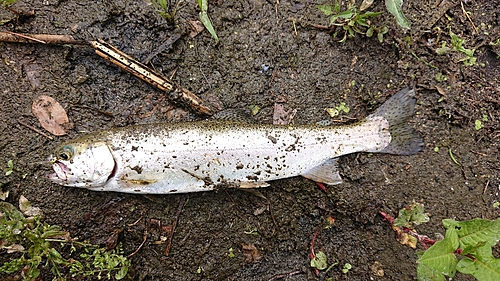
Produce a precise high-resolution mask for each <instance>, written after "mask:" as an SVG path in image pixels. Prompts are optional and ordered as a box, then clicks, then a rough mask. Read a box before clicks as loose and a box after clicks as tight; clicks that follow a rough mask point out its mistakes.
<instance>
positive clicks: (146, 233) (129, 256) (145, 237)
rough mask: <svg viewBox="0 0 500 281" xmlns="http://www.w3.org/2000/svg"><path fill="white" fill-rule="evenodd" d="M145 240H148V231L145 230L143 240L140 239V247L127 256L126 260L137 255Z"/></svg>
mask: <svg viewBox="0 0 500 281" xmlns="http://www.w3.org/2000/svg"><path fill="white" fill-rule="evenodd" d="M141 219H142V218H141ZM147 239H148V230H147V229H146V230H144V236H143V238H142V243H141V245H139V247H137V249H135V251H134V252H133V253H132V254H130V255H128V256H127V259H129V258H131V257H132V256H133V255H135V254H137V252H139V250H140V249H141V248H142V246H144V243H146V240H147Z"/></svg>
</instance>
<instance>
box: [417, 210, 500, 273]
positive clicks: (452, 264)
mask: <svg viewBox="0 0 500 281" xmlns="http://www.w3.org/2000/svg"><path fill="white" fill-rule="evenodd" d="M443 225H444V227H445V228H446V236H445V238H444V239H443V240H441V241H438V242H436V243H435V244H434V245H432V246H431V247H430V248H429V249H427V250H426V251H425V252H423V253H422V256H421V257H420V258H419V259H418V260H417V263H418V265H417V277H418V279H419V280H444V279H445V276H448V277H453V276H455V273H456V271H458V272H460V273H463V274H470V275H472V276H474V277H475V278H476V279H477V280H479V281H483V280H500V259H498V258H495V257H493V254H492V247H493V246H495V245H496V243H497V242H498V240H499V239H500V219H497V220H494V221H491V220H484V219H473V220H469V221H463V222H459V221H455V220H451V219H445V220H443ZM457 257H458V258H457Z"/></svg>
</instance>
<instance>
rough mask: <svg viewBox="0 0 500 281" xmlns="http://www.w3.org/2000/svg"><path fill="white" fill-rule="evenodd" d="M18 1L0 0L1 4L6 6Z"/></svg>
mask: <svg viewBox="0 0 500 281" xmlns="http://www.w3.org/2000/svg"><path fill="white" fill-rule="evenodd" d="M16 2H17V0H0V5H2V6H4V7H6V6H9V5H12V4H14V3H16Z"/></svg>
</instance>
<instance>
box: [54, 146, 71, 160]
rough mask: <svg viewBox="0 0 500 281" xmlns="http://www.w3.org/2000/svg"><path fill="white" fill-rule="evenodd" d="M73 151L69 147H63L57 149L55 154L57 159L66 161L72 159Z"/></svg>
mask: <svg viewBox="0 0 500 281" xmlns="http://www.w3.org/2000/svg"><path fill="white" fill-rule="evenodd" d="M73 154H74V151H73V148H72V147H71V146H68V145H65V146H63V147H62V148H61V149H59V152H58V153H57V157H58V158H59V159H62V160H65V161H68V160H69V159H71V158H72V157H73Z"/></svg>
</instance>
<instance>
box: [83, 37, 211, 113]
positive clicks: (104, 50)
mask: <svg viewBox="0 0 500 281" xmlns="http://www.w3.org/2000/svg"><path fill="white" fill-rule="evenodd" d="M89 43H90V45H91V46H92V47H93V48H94V49H95V50H96V51H95V52H96V54H97V55H99V56H101V57H102V58H104V59H105V60H107V61H109V62H111V63H113V64H114V65H116V66H118V67H120V68H121V69H123V70H125V71H127V72H128V73H131V74H133V75H134V76H136V77H138V78H140V79H141V80H143V81H146V82H148V83H149V84H151V85H153V86H155V87H157V88H158V89H160V90H162V91H165V92H170V95H169V98H170V99H171V100H173V101H174V102H180V103H182V104H185V105H188V106H189V107H191V108H192V109H193V110H194V111H196V113H199V114H204V115H213V112H212V110H211V109H210V108H209V107H208V106H206V105H204V101H203V100H202V99H200V98H199V97H198V96H196V95H195V94H193V93H192V92H191V91H189V90H187V89H184V88H179V87H176V86H174V84H173V83H172V82H171V81H169V80H168V79H167V78H166V77H163V76H162V75H160V74H158V73H155V72H154V71H153V70H151V69H150V68H148V67H147V66H145V65H144V64H142V63H140V62H138V61H136V60H135V59H134V58H132V57H130V56H129V55H127V54H125V53H123V52H122V51H120V50H118V49H116V48H115V47H113V46H111V45H110V44H107V43H105V42H103V41H100V42H97V41H90V42H89Z"/></svg>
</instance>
